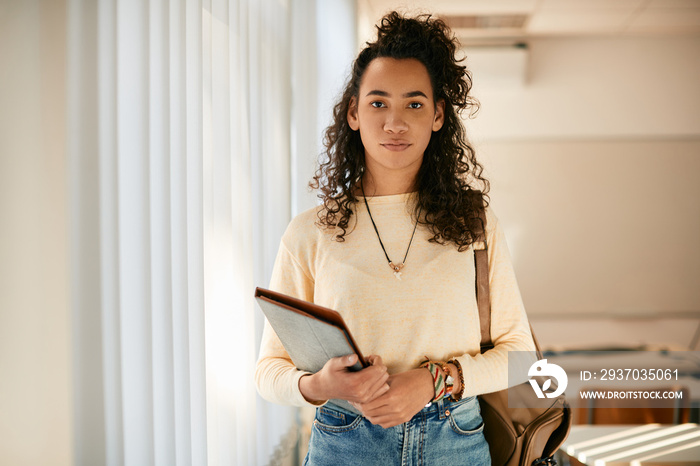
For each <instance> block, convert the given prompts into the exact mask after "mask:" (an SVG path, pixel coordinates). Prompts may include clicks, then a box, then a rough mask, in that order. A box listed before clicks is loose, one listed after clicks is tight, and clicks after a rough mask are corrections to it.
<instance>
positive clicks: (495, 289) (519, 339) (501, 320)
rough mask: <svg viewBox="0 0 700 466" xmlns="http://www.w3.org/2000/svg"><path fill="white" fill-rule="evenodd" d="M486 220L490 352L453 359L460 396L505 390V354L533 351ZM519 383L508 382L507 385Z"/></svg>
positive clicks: (506, 265)
mask: <svg viewBox="0 0 700 466" xmlns="http://www.w3.org/2000/svg"><path fill="white" fill-rule="evenodd" d="M486 217H487V218H486V223H487V225H486V241H487V245H488V256H489V289H490V299H491V339H492V341H493V344H494V348H493V349H492V350H490V351H488V352H486V353H485V354H483V355H482V354H480V353H477V354H475V355H473V356H472V355H469V354H465V355H462V356H461V357H459V358H457V359H458V360H459V362H460V364H461V365H462V371H463V373H464V385H465V388H464V396H472V395H478V394H481V393H490V392H494V391H498V390H503V389H505V388H507V387H508V385H509V384H508V352H509V351H534V349H535V347H534V343H533V340H532V335H531V333H530V326H529V323H528V319H527V315H526V314H525V307H524V305H523V302H522V298H521V296H520V290H519V288H518V283H517V280H516V278H515V271H514V270H513V264H512V261H511V258H510V253H509V251H508V245H507V243H506V239H505V235H504V234H503V230H502V229H501V226H500V223H499V222H498V219H497V218H496V216H495V215H494V214H493V212H492V211H491V209H487V210H486ZM521 382H523V381H511V385H512V384H515V383H521Z"/></svg>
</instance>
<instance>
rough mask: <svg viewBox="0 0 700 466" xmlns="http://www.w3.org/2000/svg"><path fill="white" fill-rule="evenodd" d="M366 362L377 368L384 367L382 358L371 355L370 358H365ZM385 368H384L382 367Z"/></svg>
mask: <svg viewBox="0 0 700 466" xmlns="http://www.w3.org/2000/svg"><path fill="white" fill-rule="evenodd" d="M367 361H368V362H369V363H370V364H371V365H373V366H377V367H382V366H384V361H382V357H381V356H379V355H376V354H373V355H371V356H370V357H368V358H367ZM384 367H386V366H384Z"/></svg>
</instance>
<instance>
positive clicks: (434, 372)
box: [420, 358, 451, 403]
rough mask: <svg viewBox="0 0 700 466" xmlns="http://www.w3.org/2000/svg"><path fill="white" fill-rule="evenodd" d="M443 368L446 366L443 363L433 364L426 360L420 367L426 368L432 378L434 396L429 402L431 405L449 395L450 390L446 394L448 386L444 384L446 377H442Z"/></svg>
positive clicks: (433, 362)
mask: <svg viewBox="0 0 700 466" xmlns="http://www.w3.org/2000/svg"><path fill="white" fill-rule="evenodd" d="M445 366H446V365H445V363H444V362H435V361H431V360H430V359H427V358H426V360H425V361H423V362H422V363H421V365H420V367H425V368H427V369H428V371H429V372H430V375H431V377H432V378H433V389H434V396H433V399H432V400H431V403H434V402H436V401H438V400H441V399H443V398H445V397H447V396H450V395H451V390H450V392H448V386H447V385H446V383H445V379H446V377H445V376H444V375H443V371H444V369H443V367H445ZM446 373H449V372H446Z"/></svg>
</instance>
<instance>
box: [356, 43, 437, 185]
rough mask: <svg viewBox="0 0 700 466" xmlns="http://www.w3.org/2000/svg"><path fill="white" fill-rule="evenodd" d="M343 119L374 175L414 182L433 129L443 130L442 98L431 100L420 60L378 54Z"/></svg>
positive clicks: (431, 93)
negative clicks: (358, 140) (357, 135)
mask: <svg viewBox="0 0 700 466" xmlns="http://www.w3.org/2000/svg"><path fill="white" fill-rule="evenodd" d="M347 118H348V124H349V125H350V127H351V128H352V129H353V130H354V131H359V132H360V137H361V139H362V145H363V146H364V148H365V163H366V166H367V169H368V171H369V173H370V174H371V175H372V176H373V177H374V178H381V177H383V176H387V177H392V176H393V177H397V176H398V177H405V178H406V179H410V180H414V179H415V177H416V175H417V173H418V170H419V169H420V166H421V163H422V162H423V153H424V152H425V149H426V147H428V143H429V142H430V137H431V135H432V133H433V131H438V130H439V129H440V128H442V124H443V121H444V101H439V102H437V103H436V102H434V100H433V89H432V84H431V82H430V76H429V75H428V70H427V69H426V68H425V66H424V65H423V64H422V63H421V62H420V61H418V60H416V59H412V58H411V59H401V60H397V59H395V58H388V57H380V58H375V59H374V60H372V61H371V62H370V64H369V65H368V66H367V69H366V70H365V73H364V75H363V76H362V83H361V84H360V90H359V94H358V97H357V98H353V100H351V102H350V109H349V111H348V115H347Z"/></svg>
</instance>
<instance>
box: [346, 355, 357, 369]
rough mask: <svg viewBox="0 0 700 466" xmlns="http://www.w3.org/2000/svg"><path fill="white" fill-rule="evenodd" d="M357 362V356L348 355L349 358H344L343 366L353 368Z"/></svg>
mask: <svg viewBox="0 0 700 466" xmlns="http://www.w3.org/2000/svg"><path fill="white" fill-rule="evenodd" d="M356 362H357V355H356V354H348V355H347V356H343V366H345V367H349V366H352V365H353V364H355V363H356Z"/></svg>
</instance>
